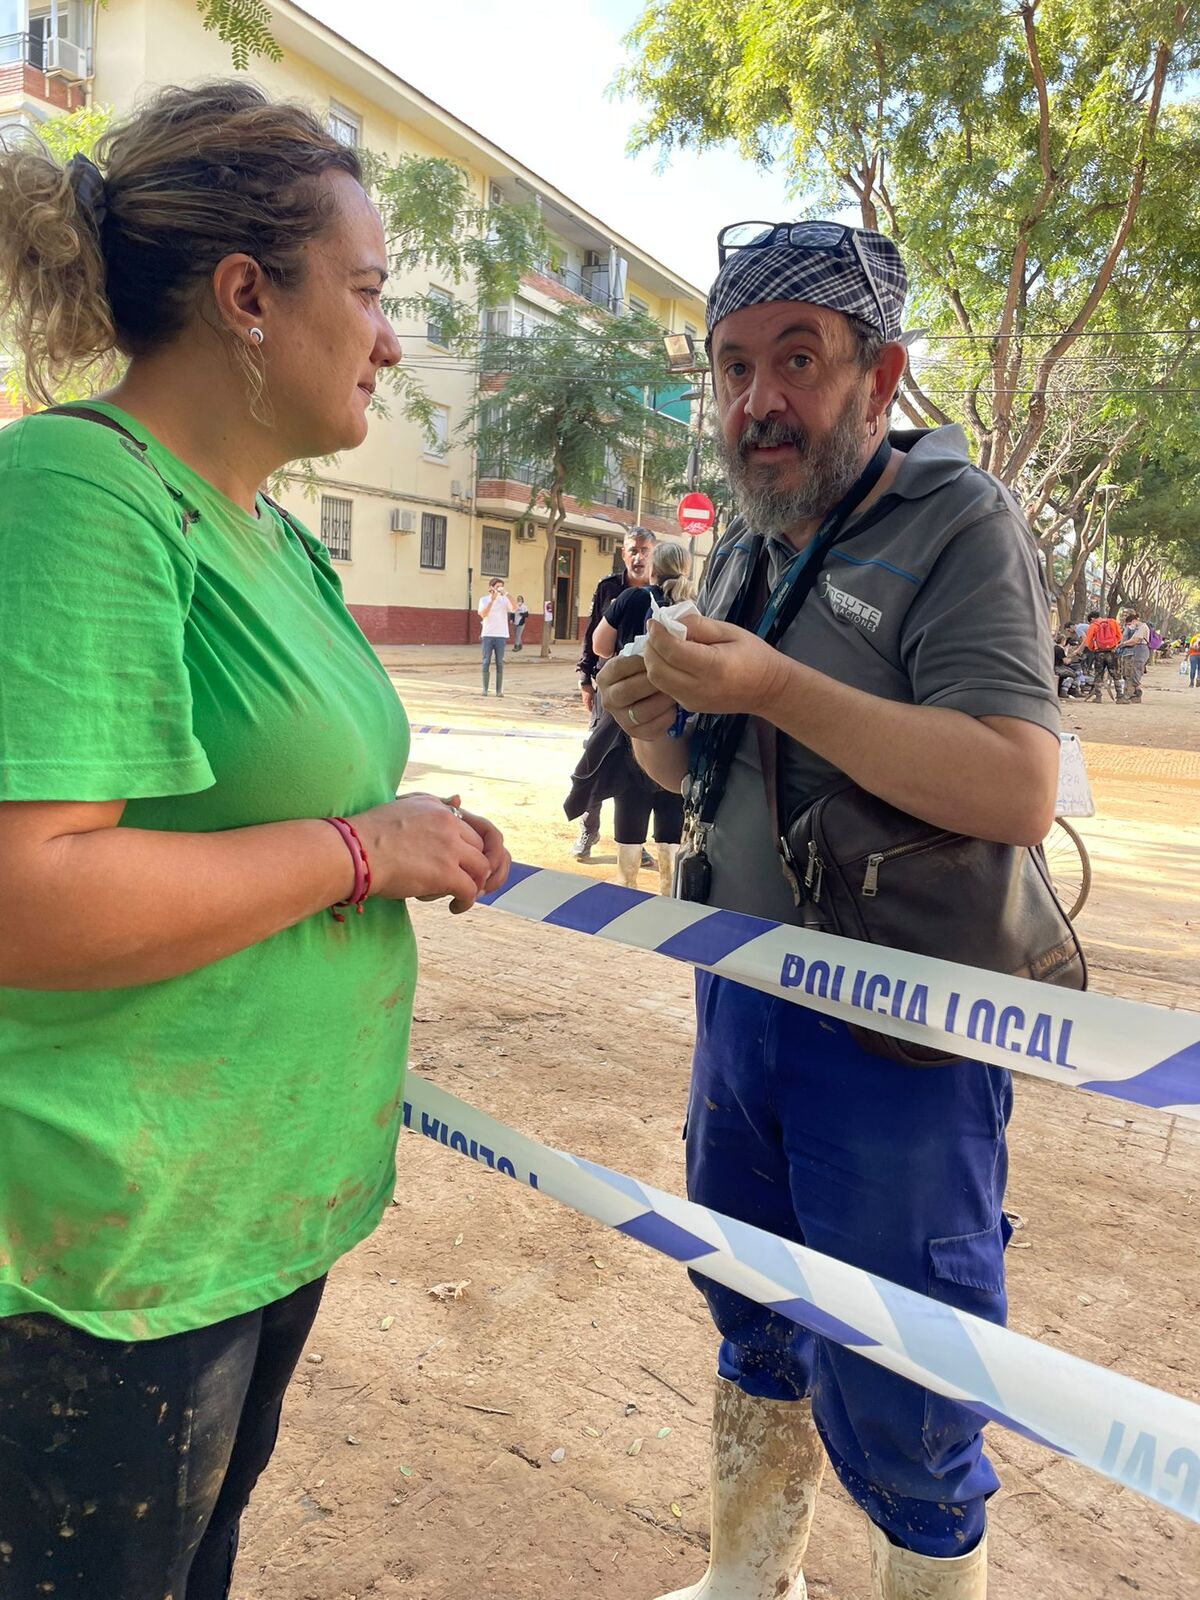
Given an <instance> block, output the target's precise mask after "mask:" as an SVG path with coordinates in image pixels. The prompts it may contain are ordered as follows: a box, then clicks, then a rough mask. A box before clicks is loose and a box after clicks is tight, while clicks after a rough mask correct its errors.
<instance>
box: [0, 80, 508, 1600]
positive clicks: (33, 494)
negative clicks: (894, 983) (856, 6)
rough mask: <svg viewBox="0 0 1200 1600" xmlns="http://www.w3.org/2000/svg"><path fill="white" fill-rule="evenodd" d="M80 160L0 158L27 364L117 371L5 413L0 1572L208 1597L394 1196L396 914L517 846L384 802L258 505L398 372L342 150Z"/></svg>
mask: <svg viewBox="0 0 1200 1600" xmlns="http://www.w3.org/2000/svg"><path fill="white" fill-rule="evenodd" d="M99 160H100V167H99V168H98V167H96V166H93V165H92V164H91V163H90V162H88V161H85V160H83V159H82V158H79V157H76V158H75V160H73V161H72V162H71V163H70V165H69V166H68V167H67V168H66V169H63V168H60V167H59V166H58V165H57V164H56V163H55V162H54V161H53V160H52V159H51V158H50V157H49V156H48V155H47V154H46V152H45V151H44V150H42V149H41V147H40V146H37V145H35V144H28V143H27V144H23V145H20V146H18V147H16V148H9V149H8V150H3V151H0V306H2V305H3V304H4V303H5V302H7V303H8V306H9V309H10V313H11V317H12V320H13V322H14V325H15V329H16V335H17V343H18V347H19V352H20V355H21V358H22V361H23V363H24V370H25V374H26V378H27V381H28V382H29V384H30V385H31V386H32V388H33V390H34V392H35V393H37V394H39V395H40V396H42V397H43V398H45V399H47V400H49V397H50V392H51V389H52V388H53V387H55V386H57V385H58V384H59V383H61V381H62V380H63V379H64V378H65V377H67V376H68V375H69V374H70V373H72V372H73V371H77V370H78V369H80V368H82V367H84V366H86V365H87V364H89V363H91V362H94V361H97V360H101V361H102V360H103V359H104V358H106V357H108V356H110V355H112V354H113V353H114V352H119V353H120V354H121V355H123V356H124V357H126V358H127V360H128V364H127V367H126V369H125V372H124V376H123V377H122V378H121V380H120V382H119V383H118V384H117V385H116V387H115V388H113V389H112V390H111V391H110V392H109V393H108V394H107V396H106V397H105V398H104V399H103V400H102V401H99V402H89V403H88V405H87V406H86V407H85V408H83V410H82V411H79V410H76V411H74V412H72V413H71V414H50V415H45V414H43V415H35V416H31V417H27V418H26V419H24V420H23V421H20V422H17V423H14V424H13V425H12V426H10V427H8V428H6V429H4V430H3V431H0V903H2V904H3V906H4V916H3V919H2V921H0V986H2V987H0V1440H2V1441H3V1449H2V1450H0V1557H2V1562H3V1565H2V1566H0V1588H2V1589H3V1590H4V1592H5V1593H10V1592H11V1593H12V1594H13V1595H17V1594H20V1595H27V1594H28V1595H34V1594H38V1593H47V1594H50V1593H53V1594H54V1595H55V1596H56V1600H100V1597H102V1596H105V1597H112V1600H117V1597H120V1600H162V1597H163V1596H164V1595H173V1596H175V1600H184V1597H185V1596H186V1600H218V1597H223V1596H225V1595H227V1594H228V1591H229V1584H230V1574H231V1569H232V1564H233V1557H234V1553H235V1550H236V1545H237V1526H238V1520H239V1518H240V1515H241V1513H242V1511H243V1509H244V1507H245V1505H246V1502H247V1499H248V1498H249V1494H250V1490H251V1488H252V1487H253V1484H254V1481H255V1479H256V1477H257V1476H258V1473H259V1472H260V1471H261V1470H262V1468H263V1466H264V1465H265V1464H266V1461H267V1459H268V1457H269V1456H270V1453H271V1448H272V1445H273V1443H274V1436H275V1429H276V1426H277V1423H278V1417H279V1408H280V1403H281V1398H282V1394H283V1390H284V1388H285V1386H286V1384H287V1381H288V1378H289V1376H290V1374H291V1371H292V1369H293V1367H294V1365H295V1362H296V1360H297V1358H298V1356H299V1353H300V1350H301V1348H302V1346H303V1343H304V1339H305V1337H306V1334H307V1332H308V1328H309V1326H310V1324H311V1321H312V1318H313V1316H314V1315H315V1313H316V1308H317V1303H318V1301H319V1299H320V1292H321V1287H322V1284H323V1282H324V1276H325V1273H326V1272H327V1271H328V1269H329V1267H330V1266H331V1265H332V1263H333V1262H334V1261H336V1260H337V1258H338V1257H339V1256H340V1255H341V1254H343V1253H344V1252H345V1251H346V1250H348V1249H350V1248H351V1247H352V1246H353V1245H354V1244H356V1243H357V1242H358V1241H359V1240H360V1239H362V1238H363V1237H364V1236H365V1235H366V1234H367V1233H369V1232H370V1230H371V1229H372V1228H373V1227H374V1226H375V1224H376V1222H377V1221H378V1219H379V1217H380V1214H381V1212H382V1209H383V1207H384V1205H385V1204H386V1203H387V1200H388V1199H389V1198H390V1196H391V1193H392V1189H393V1185H394V1156H395V1145H396V1138H397V1134H398V1130H399V1125H400V1119H401V1115H402V1109H403V1079H404V1066H405V1060H406V1054H407V1046H408V1031H409V1023H410V1018H411V1012H412V1000H413V986H414V982H415V978H416V956H415V951H414V945H413V937H412V930H411V927H410V924H409V919H408V915H407V912H406V909H405V901H406V900H408V899H411V898H414V897H415V898H421V899H437V898H442V897H447V896H448V897H449V898H450V909H451V910H452V911H462V910H465V909H467V908H468V907H469V906H470V905H471V904H472V903H473V902H474V900H475V899H476V897H477V896H478V895H479V894H480V893H482V892H484V891H485V890H489V889H493V888H495V887H497V886H499V884H500V883H501V882H502V881H503V880H504V877H505V875H506V873H507V870H508V864H509V862H508V855H507V853H506V851H505V849H504V845H503V841H502V839H501V837H500V835H499V833H498V832H497V830H496V829H495V828H494V827H493V826H492V825H491V824H490V823H488V822H487V821H485V820H484V819H483V818H482V817H476V816H472V815H470V814H469V813H464V812H462V811H461V810H459V809H458V807H457V805H456V804H454V803H453V802H443V801H440V800H437V799H435V798H434V797H433V796H430V795H420V794H413V795H407V796H404V797H402V798H400V799H397V798H396V787H397V784H398V782H399V781H400V778H401V776H402V774H403V771H404V765H405V761H406V759H407V755H408V726H407V722H406V720H405V717H404V713H403V710H402V709H401V707H400V705H399V703H398V701H397V699H396V696H395V693H394V691H393V689H392V687H391V684H390V682H389V680H388V678H387V675H386V674H385V673H384V672H383V670H382V669H381V667H380V665H379V663H378V661H377V660H376V658H375V656H374V654H373V652H372V651H371V649H370V647H369V646H368V644H367V642H366V640H365V639H364V638H363V636H362V634H361V633H360V632H359V630H358V628H357V627H356V625H355V623H354V621H353V619H352V618H351V617H350V615H349V613H348V611H347V610H346V607H345V605H344V603H343V601H342V596H341V588H340V585H339V583H338V579H337V576H336V574H335V573H334V571H333V569H332V567H331V566H330V563H329V558H328V556H327V554H326V552H325V551H324V550H323V549H322V548H321V546H320V545H319V544H318V543H317V542H316V541H315V540H313V539H312V538H311V537H310V536H309V535H308V534H307V533H306V532H305V531H304V530H303V529H302V528H300V527H299V525H298V524H296V523H295V522H294V521H293V520H292V519H291V518H290V517H287V516H284V515H282V514H281V513H280V511H279V509H278V508H277V507H276V506H275V505H274V504H273V503H272V502H270V501H269V500H267V499H266V498H265V497H264V496H263V495H262V494H260V493H259V492H258V486H259V485H260V484H262V483H264V482H265V481H267V480H268V479H269V478H270V476H271V475H272V474H273V473H274V472H276V471H278V470H279V468H281V467H282V466H284V465H285V463H287V462H289V461H293V460H295V459H297V458H301V457H320V456H326V455H330V454H332V453H333V452H335V451H339V450H347V449H352V448H353V447H354V446H355V445H358V444H360V443H361V442H362V440H363V438H364V436H365V434H366V431H367V411H368V408H369V406H370V399H371V392H372V391H373V389H374V387H375V383H376V380H377V378H378V377H379V375H380V373H381V372H382V371H383V370H384V369H385V368H388V367H391V366H394V365H395V363H396V362H398V361H399V359H400V348H399V345H398V343H397V341H396V336H395V334H394V333H393V331H392V329H391V327H390V326H389V325H388V322H387V320H386V319H385V317H384V315H383V312H382V309H381V306H380V290H381V286H382V284H383V281H384V278H385V276H386V268H387V252H386V245H385V241H384V235H383V228H382V225H381V223H380V219H379V216H378V214H377V213H376V211H375V209H374V207H373V206H372V204H371V202H370V201H369V199H368V198H367V196H366V194H365V193H364V191H363V189H362V187H361V184H360V177H361V174H360V170H359V164H358V160H357V157H356V156H355V154H354V152H353V151H351V150H348V149H346V148H345V147H344V146H343V145H341V144H339V143H338V142H337V141H336V140H334V139H333V138H331V137H330V136H329V135H328V134H327V133H326V132H325V130H324V129H323V127H322V126H321V124H320V123H319V122H318V121H317V120H316V118H314V117H313V116H312V115H311V114H310V113H308V112H306V111H304V110H302V109H299V108H297V107H294V106H285V105H277V104H272V103H270V102H269V101H268V100H267V99H266V98H265V96H263V95H262V93H261V92H260V91H258V90H256V89H254V88H253V87H251V86H249V85H247V84H245V83H229V84H215V85H208V86H206V87H204V88H201V89H197V90H183V89H170V90H167V91H165V92H164V93H163V94H161V95H160V96H159V97H158V98H157V99H156V100H155V101H154V102H152V103H151V104H150V105H148V106H147V107H146V108H145V109H144V110H143V111H141V112H140V113H139V114H138V115H137V116H136V117H135V118H134V119H133V120H132V121H131V122H129V123H127V124H125V125H124V126H122V127H120V128H118V129H117V130H116V131H115V132H113V133H112V134H110V135H108V136H107V137H106V139H105V140H104V141H103V142H102V145H101V152H100V156H99ZM101 169H102V170H101ZM338 907H341V908H342V909H340V910H339V909H337V908H338ZM331 911H332V914H331Z"/></svg>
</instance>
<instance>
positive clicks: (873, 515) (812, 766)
mask: <svg viewBox="0 0 1200 1600" xmlns="http://www.w3.org/2000/svg"><path fill="white" fill-rule="evenodd" d="M890 442H891V444H892V445H893V446H894V447H895V448H896V449H897V450H902V451H904V453H905V460H904V463H903V465H902V466H901V468H900V472H899V475H898V477H897V478H896V481H895V483H894V484H893V485H892V487H891V489H890V490H889V491H888V493H887V494H886V495H884V497H883V498H882V499H881V500H879V501H878V502H876V504H875V505H874V506H871V507H869V508H868V509H867V511H866V512H864V513H863V514H862V516H861V517H857V518H853V519H851V521H850V523H849V524H848V530H849V531H848V532H847V533H846V534H845V535H844V537H843V538H842V540H841V541H840V542H839V544H838V545H837V547H836V548H835V549H834V550H832V551H830V552H829V554H828V555H827V556H826V558H825V561H824V564H823V565H822V568H821V571H820V574H819V576H818V578H817V582H816V584H815V585H814V587H813V589H812V591H811V592H810V593H809V595H808V597H807V598H806V600H805V602H804V604H803V605H802V606H801V608H800V611H799V614H798V615H797V617H796V619H795V621H794V622H793V623H792V625H791V627H790V628H789V629H788V630H787V632H786V633H785V634H784V636H783V639H782V640H781V641H780V642H779V645H778V648H779V649H781V650H783V651H784V653H785V654H786V655H788V656H791V657H792V659H793V660H795V661H801V662H803V663H804V664H805V665H806V666H810V667H814V668H815V669H816V670H817V671H818V672H823V673H825V674H827V676H829V677H831V678H835V679H837V681H838V682H840V683H848V684H851V685H852V686H853V687H854V688H856V689H863V690H865V691H866V692H867V693H868V694H874V695H879V696H880V697H881V698H882V699H885V700H896V701H901V702H904V703H907V704H910V705H923V706H947V707H949V708H951V709H953V710H956V711H965V712H967V713H968V715H970V716H973V717H986V716H997V717H1019V718H1021V719H1022V720H1023V721H1026V722H1035V723H1037V725H1038V726H1039V727H1042V728H1048V729H1050V730H1051V731H1052V732H1054V733H1057V732H1058V697H1057V694H1056V691H1055V688H1054V672H1053V645H1052V642H1051V637H1050V623H1049V612H1048V606H1047V601H1046V596H1045V592H1044V590H1043V586H1042V579H1041V573H1040V569H1039V566H1038V561H1037V555H1036V550H1035V546H1034V543H1033V539H1032V536H1031V535H1030V532H1029V529H1028V526H1027V524H1026V522H1025V519H1024V517H1023V515H1022V513H1021V510H1020V508H1019V506H1018V505H1017V503H1016V501H1015V500H1014V499H1013V497H1012V495H1010V494H1009V492H1008V491H1007V489H1005V488H1004V487H1003V485H1002V484H1000V483H998V482H997V481H996V479H995V478H993V477H991V476H990V475H989V474H988V473H986V472H983V471H981V470H980V468H978V467H975V466H973V465H972V464H971V461H970V460H969V458H968V456H967V442H966V438H965V436H964V434H963V432H962V429H961V428H957V427H946V428H935V429H933V430H931V431H929V432H924V433H893V434H892V435H891V440H890ZM731 531H732V530H731ZM761 548H762V539H761V536H759V535H755V534H754V533H753V532H752V530H750V529H749V528H743V530H742V533H741V535H740V536H737V535H735V536H734V543H733V545H732V547H731V553H730V555H729V557H728V559H727V560H725V561H724V562H723V563H722V564H720V565H719V566H714V571H713V572H712V574H711V575H710V574H706V576H705V580H704V583H703V584H702V585H701V590H700V597H699V601H698V604H699V606H700V609H701V610H702V611H703V612H705V613H706V615H708V616H712V617H724V616H726V615H727V614H728V612H729V610H730V608H731V607H732V605H733V603H734V601H735V599H736V597H737V595H738V594H739V592H740V591H741V589H742V587H743V585H744V584H745V583H746V582H748V581H749V573H750V570H751V569H752V567H753V564H754V560H755V556H756V554H757V552H758V551H759V550H761ZM768 553H769V574H770V579H771V582H772V584H773V583H774V582H775V580H776V579H777V578H778V576H779V574H780V572H781V571H782V570H783V568H784V567H785V566H786V564H787V563H788V561H789V560H790V559H791V558H792V556H793V555H794V554H795V551H794V550H793V549H792V547H791V546H790V545H788V544H786V543H784V542H783V541H780V540H777V539H770V540H769V541H768ZM781 742H782V749H783V771H784V793H785V798H786V801H787V806H788V810H789V811H791V810H792V809H794V808H795V807H796V806H798V805H801V804H802V803H804V802H805V801H808V800H812V799H815V798H816V797H817V796H818V795H821V794H823V793H825V792H826V791H827V790H829V789H831V788H833V787H835V786H836V785H837V783H838V782H840V781H841V779H842V774H841V773H839V772H838V770H837V768H836V767H832V766H830V765H829V763H828V762H827V761H824V760H822V759H821V757H820V756H817V755H815V754H814V753H813V752H812V751H811V750H809V749H808V748H807V747H806V746H804V745H802V744H798V743H796V742H794V741H793V740H791V739H785V740H782V741H781ZM996 781H997V782H1003V781H1004V774H1003V773H1002V772H997V773H996ZM708 854H709V857H710V859H711V861H712V868H713V878H712V893H711V895H710V896H709V903H710V904H711V905H716V906H723V907H724V908H725V909H727V910H730V911H747V912H751V913H753V914H754V915H755V916H760V917H770V918H773V919H774V920H776V921H790V920H791V919H792V917H793V916H794V911H795V908H794V905H793V902H792V896H791V891H790V889H789V888H788V886H787V883H786V882H785V880H784V877H783V874H782V872H781V870H780V865H779V855H778V851H777V849H776V847H775V845H774V843H773V841H772V838H771V827H770V813H769V811H768V809H767V798H766V791H765V789H764V786H763V777H762V771H761V767H760V763H759V751H758V738H757V735H756V732H755V727H754V724H753V722H751V723H750V724H749V725H748V727H747V730H746V733H745V736H744V737H743V739H742V741H741V745H740V747H739V749H738V753H737V757H736V759H735V761H734V764H733V768H732V771H731V773H730V777H729V782H728V786H727V788H726V790H725V796H724V798H723V800H722V801H721V806H720V810H719V811H718V812H717V817H716V822H715V824H714V826H713V830H712V833H711V835H710V837H709V841H708Z"/></svg>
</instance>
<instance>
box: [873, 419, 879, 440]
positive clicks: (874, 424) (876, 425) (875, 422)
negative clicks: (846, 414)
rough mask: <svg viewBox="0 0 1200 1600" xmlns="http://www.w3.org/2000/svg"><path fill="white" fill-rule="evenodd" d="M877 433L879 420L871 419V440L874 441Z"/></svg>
mask: <svg viewBox="0 0 1200 1600" xmlns="http://www.w3.org/2000/svg"><path fill="white" fill-rule="evenodd" d="M878 432H879V418H878V417H872V418H871V438H872V439H874V438H875V436H876V435H877V434H878Z"/></svg>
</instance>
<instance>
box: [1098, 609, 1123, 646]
mask: <svg viewBox="0 0 1200 1600" xmlns="http://www.w3.org/2000/svg"><path fill="white" fill-rule="evenodd" d="M1120 642H1121V630H1120V628H1119V627H1118V626H1117V624H1116V623H1115V622H1114V621H1113V619H1112V618H1111V617H1101V618H1100V620H1099V621H1098V622H1097V623H1096V638H1095V641H1094V643H1093V644H1092V649H1093V650H1115V649H1116V648H1117V646H1118V645H1119V644H1120Z"/></svg>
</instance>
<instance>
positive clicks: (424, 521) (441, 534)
mask: <svg viewBox="0 0 1200 1600" xmlns="http://www.w3.org/2000/svg"><path fill="white" fill-rule="evenodd" d="M421 565H422V566H423V567H428V568H430V570H431V571H438V572H444V571H445V569H446V519H445V517H438V516H434V514H433V512H431V511H423V512H422V513H421Z"/></svg>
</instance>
